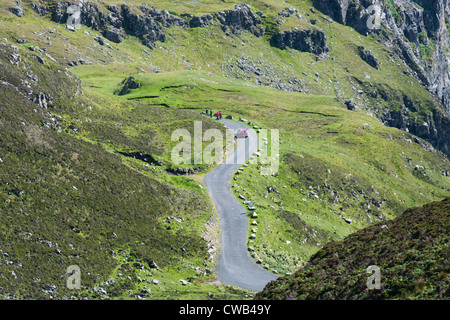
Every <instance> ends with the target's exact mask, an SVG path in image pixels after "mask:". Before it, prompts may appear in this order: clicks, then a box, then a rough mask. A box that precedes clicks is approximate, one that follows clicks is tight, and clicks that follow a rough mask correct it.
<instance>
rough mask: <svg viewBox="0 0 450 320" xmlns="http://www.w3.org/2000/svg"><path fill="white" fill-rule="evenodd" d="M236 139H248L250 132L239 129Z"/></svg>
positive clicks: (235, 135)
mask: <svg viewBox="0 0 450 320" xmlns="http://www.w3.org/2000/svg"><path fill="white" fill-rule="evenodd" d="M234 137H235V138H236V139H240V138H248V132H247V129H237V130H236V133H235V134H234Z"/></svg>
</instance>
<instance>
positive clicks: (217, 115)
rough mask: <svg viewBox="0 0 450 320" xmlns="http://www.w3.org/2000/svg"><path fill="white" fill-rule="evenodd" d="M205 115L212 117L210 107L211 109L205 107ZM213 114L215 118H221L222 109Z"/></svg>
mask: <svg viewBox="0 0 450 320" xmlns="http://www.w3.org/2000/svg"><path fill="white" fill-rule="evenodd" d="M206 115H209V117H210V118H212V117H213V111H212V109H211V110H209V109H206ZM214 116H215V117H216V120H219V119H222V111H219V112H216V113H215V114H214Z"/></svg>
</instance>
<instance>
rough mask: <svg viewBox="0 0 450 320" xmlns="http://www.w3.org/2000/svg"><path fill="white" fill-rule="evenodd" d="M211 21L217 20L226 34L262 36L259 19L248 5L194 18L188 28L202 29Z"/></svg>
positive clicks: (261, 26) (240, 5)
mask: <svg viewBox="0 0 450 320" xmlns="http://www.w3.org/2000/svg"><path fill="white" fill-rule="evenodd" d="M213 20H217V21H218V22H219V23H220V26H221V28H222V30H223V31H224V32H226V33H229V32H231V33H232V34H240V32H242V31H248V32H250V33H251V34H253V35H255V36H257V37H260V36H263V35H264V27H263V25H262V22H261V19H260V18H259V17H258V15H256V14H255V13H254V12H253V11H252V9H251V7H250V6H249V5H248V4H237V5H236V6H235V8H234V10H227V11H221V12H218V13H213V14H207V15H203V16H194V17H192V19H191V21H190V22H189V26H190V27H191V28H199V27H200V28H204V27H207V26H208V25H210V24H211V23H212V21H213Z"/></svg>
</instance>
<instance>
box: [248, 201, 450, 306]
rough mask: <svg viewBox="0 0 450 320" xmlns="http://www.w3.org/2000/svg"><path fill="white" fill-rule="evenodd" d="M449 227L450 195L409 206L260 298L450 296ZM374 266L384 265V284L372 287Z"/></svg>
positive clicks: (330, 247) (328, 250) (327, 250)
mask: <svg viewBox="0 0 450 320" xmlns="http://www.w3.org/2000/svg"><path fill="white" fill-rule="evenodd" d="M449 231H450V198H447V199H446V200H444V201H441V202H433V203H430V204H427V205H425V206H423V207H416V208H412V209H408V210H407V211H405V212H404V213H403V214H402V215H400V216H398V217H397V218H395V219H394V220H391V221H388V222H384V223H377V224H375V225H373V226H370V227H367V228H364V229H362V230H360V231H358V232H356V233H354V234H352V235H350V236H348V237H347V238H346V239H345V240H343V241H340V242H332V243H329V244H327V245H325V247H324V248H322V249H321V250H319V251H318V252H317V253H316V254H314V255H313V256H312V257H311V259H310V261H309V262H308V264H307V265H306V266H305V267H304V268H302V269H300V270H298V271H297V272H295V273H294V274H293V275H291V276H285V277H283V278H279V279H277V280H276V281H272V282H270V283H269V284H268V285H267V286H266V288H265V289H264V290H263V291H261V292H259V293H258V294H257V295H256V298H257V299H338V300H341V299H449V298H450V290H449V287H450V286H449V285H450V276H449V271H450V270H449V269H450V267H449V266H450V263H449V261H450V245H449V243H450V242H449V234H450V233H449ZM371 265H376V266H378V267H379V268H380V275H381V278H380V288H379V289H376V288H375V289H369V288H368V286H367V280H368V277H370V276H371V275H372V273H367V272H366V269H367V268H368V267H369V266H371ZM369 282H371V281H370V279H369Z"/></svg>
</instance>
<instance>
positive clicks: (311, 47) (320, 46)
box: [272, 29, 330, 56]
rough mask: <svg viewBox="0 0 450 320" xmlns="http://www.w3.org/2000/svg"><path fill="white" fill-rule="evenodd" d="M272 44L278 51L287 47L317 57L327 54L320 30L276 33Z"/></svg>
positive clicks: (326, 47)
mask: <svg viewBox="0 0 450 320" xmlns="http://www.w3.org/2000/svg"><path fill="white" fill-rule="evenodd" d="M272 44H273V45H274V46H276V47H277V48H280V49H285V48H286V47H289V48H291V49H295V50H298V51H301V52H310V53H313V54H316V55H318V56H324V55H326V54H327V53H328V52H329V50H330V49H329V47H328V44H327V41H326V38H325V33H324V32H323V31H320V30H315V29H306V30H298V29H297V30H296V29H294V30H291V31H284V32H279V33H276V34H275V35H274V37H273V39H272Z"/></svg>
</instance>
